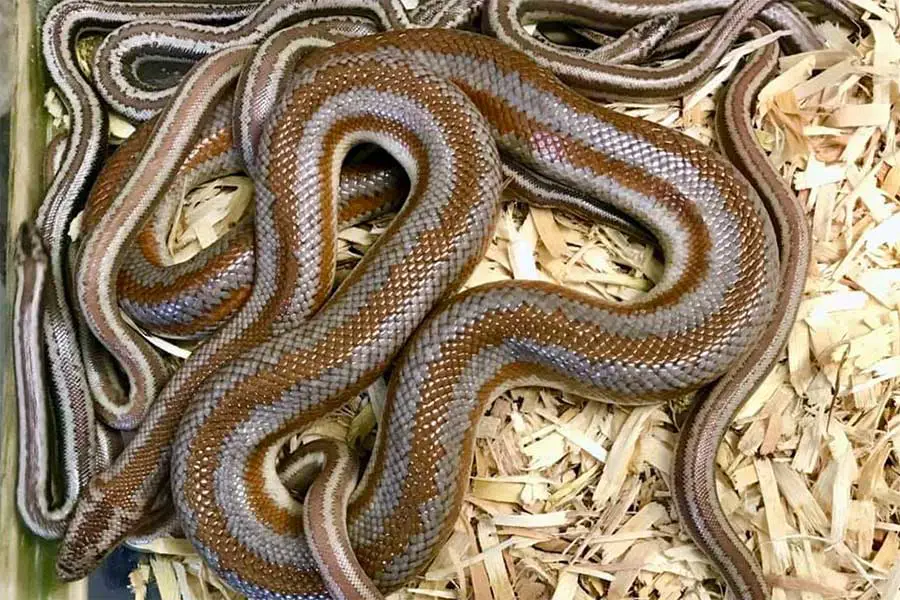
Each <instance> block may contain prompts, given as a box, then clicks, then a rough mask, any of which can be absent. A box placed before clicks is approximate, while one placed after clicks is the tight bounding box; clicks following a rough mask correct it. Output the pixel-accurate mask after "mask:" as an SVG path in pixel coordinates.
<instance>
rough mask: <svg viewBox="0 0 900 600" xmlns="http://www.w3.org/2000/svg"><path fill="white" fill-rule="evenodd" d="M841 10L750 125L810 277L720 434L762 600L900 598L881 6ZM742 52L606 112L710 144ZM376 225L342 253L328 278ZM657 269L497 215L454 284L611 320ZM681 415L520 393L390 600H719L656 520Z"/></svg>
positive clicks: (209, 223)
mask: <svg viewBox="0 0 900 600" xmlns="http://www.w3.org/2000/svg"><path fill="white" fill-rule="evenodd" d="M855 3H856V4H859V5H860V6H861V7H862V8H863V9H865V10H868V11H869V12H868V13H867V17H866V18H867V23H868V27H869V29H868V30H867V31H864V32H863V34H862V36H861V35H860V33H859V32H857V31H850V30H847V29H843V28H841V27H840V26H838V25H836V24H832V23H824V24H822V25H820V32H821V33H822V35H823V36H824V37H825V38H826V39H827V40H828V44H829V49H828V50H823V51H819V52H811V53H807V54H803V55H798V56H791V57H787V58H784V59H782V62H781V74H780V75H779V76H778V77H777V78H776V79H774V80H773V81H772V82H771V83H770V84H768V86H767V87H766V88H765V89H764V90H763V91H762V92H761V94H760V106H759V109H758V112H757V116H756V124H757V127H758V131H757V134H758V136H759V140H760V142H761V143H762V144H763V146H764V147H765V148H766V149H767V151H769V152H770V153H771V160H772V162H773V163H774V164H775V165H776V166H777V167H778V168H779V169H780V170H781V172H782V173H783V174H784V177H785V178H786V180H787V181H789V182H790V183H791V184H792V186H793V188H794V190H795V191H796V194H797V196H798V198H799V200H800V202H802V203H803V205H804V206H805V208H806V212H807V215H808V217H809V223H810V227H811V231H812V240H813V248H812V258H813V261H812V265H811V267H810V271H809V276H808V282H807V286H806V294H805V298H804V301H803V304H802V306H801V308H800V315H799V318H798V320H797V322H796V324H795V326H794V328H793V331H792V333H791V336H790V342H789V347H788V350H787V352H786V355H785V357H783V358H784V360H782V361H781V362H780V363H779V364H778V366H777V367H776V369H775V370H774V371H773V372H772V373H771V375H770V376H769V377H768V379H767V380H766V381H765V382H764V384H763V385H762V386H761V387H760V389H759V390H758V391H757V392H756V393H755V394H754V395H753V397H752V398H750V399H749V401H748V402H747V403H746V405H745V406H744V407H743V409H742V410H741V411H740V412H739V414H738V415H737V418H736V419H735V421H734V423H733V425H732V427H731V428H730V430H729V431H728V434H727V436H726V438H725V441H724V443H723V444H722V446H721V448H720V449H719V453H718V459H717V462H718V467H719V470H718V474H717V482H718V485H719V487H718V490H719V496H720V499H721V502H722V505H723V507H724V510H725V513H726V514H727V515H728V519H729V522H730V523H731V524H732V525H733V526H734V527H735V528H736V530H737V531H738V533H739V534H740V535H741V537H742V538H743V539H745V540H747V544H748V546H749V547H751V548H752V549H753V552H754V553H755V554H756V555H757V556H758V557H759V558H760V560H761V561H762V564H763V566H764V570H765V572H766V573H767V574H769V577H770V581H771V583H772V584H773V585H774V586H775V588H774V594H773V598H775V599H776V600H780V599H793V598H797V599H802V600H820V599H825V598H838V597H839V598H859V599H869V598H872V599H874V598H879V597H880V598H888V599H898V598H900V520H898V517H897V510H898V508H900V476H898V475H900V471H898V462H900V435H898V434H900V414H898V409H897V401H898V397H900V395H898V392H897V391H895V387H896V384H895V382H896V381H897V377H898V375H900V312H898V300H900V210H898V208H900V207H898V190H900V165H898V151H897V129H898V127H897V126H898V121H900V118H898V117H900V109H898V108H897V106H896V105H895V103H896V101H897V99H898V81H900V44H898V42H897V38H896V37H895V33H894V30H895V28H896V24H897V17H898V4H900V2H898V0H889V1H888V2H887V5H875V4H874V3H870V1H869V0H856V1H855ZM860 37H862V39H860ZM759 43H760V42H754V43H753V44H754V45H752V46H751V45H748V46H745V47H743V48H738V49H736V50H735V51H733V52H732V53H731V54H729V56H727V57H726V58H725V59H724V60H723V62H722V65H721V66H720V70H719V73H718V74H717V76H716V77H715V78H714V79H713V80H712V81H711V82H710V83H709V84H707V85H706V86H704V88H703V89H702V90H699V91H697V92H696V93H694V94H692V95H691V96H689V97H686V98H683V99H681V100H680V101H677V102H673V103H670V104H661V105H655V106H649V107H648V106H627V105H618V106H615V107H614V108H615V109H616V110H621V111H623V112H626V113H628V114H631V115H634V116H639V117H642V118H645V119H649V120H652V121H656V122H658V123H662V124H664V125H666V126H668V127H674V128H676V129H679V130H682V131H684V132H685V133H687V134H688V135H690V136H692V137H694V138H696V139H698V140H700V141H702V142H704V143H707V144H713V143H714V142H713V131H712V129H711V127H712V125H711V124H712V119H711V115H712V111H713V109H714V99H713V98H714V95H715V93H716V92H717V90H718V89H719V88H720V87H721V86H722V84H723V82H724V81H725V80H726V79H727V78H728V77H729V76H730V74H731V73H733V72H734V70H735V69H736V68H737V66H738V65H739V61H740V59H741V57H742V56H744V55H746V54H747V52H749V51H752V50H753V49H754V48H755V47H758V45H759ZM762 43H777V42H776V40H774V37H772V38H767V39H765V40H763V41H762ZM248 185H249V183H248V181H247V180H246V179H244V178H240V177H238V178H235V177H232V178H228V179H227V180H224V181H217V182H214V183H212V184H210V185H207V186H203V187H202V188H201V189H199V190H195V191H194V192H193V193H192V194H190V195H189V196H188V201H187V202H186V204H185V207H184V210H183V217H184V218H183V219H182V226H181V228H180V229H179V230H178V231H176V232H174V233H173V235H172V238H171V242H172V251H173V254H175V255H178V256H179V257H181V258H185V257H187V256H188V255H190V254H191V253H192V252H194V251H196V249H197V248H199V247H201V246H205V245H207V244H209V243H210V242H211V240H214V239H215V238H216V237H217V236H218V235H220V234H221V232H222V231H224V230H225V229H226V228H227V227H228V226H230V224H232V223H233V222H234V220H235V219H236V218H238V217H239V215H240V213H241V212H242V211H243V208H244V207H245V206H246V204H247V200H248V197H249V194H248V193H247V189H248ZM201 200H206V202H201ZM236 207H237V208H236ZM386 223H387V220H380V221H378V222H376V223H374V224H371V223H370V224H368V225H366V226H362V227H354V228H352V229H349V230H347V231H344V232H343V233H342V234H341V240H342V244H343V252H342V258H341V267H342V269H343V270H344V271H346V269H348V268H350V266H352V264H353V262H354V261H355V260H356V259H357V258H358V257H359V256H360V255H361V254H362V253H363V252H364V251H365V249H366V248H367V247H368V246H369V245H371V243H372V242H373V241H374V240H375V239H376V238H377V236H378V234H379V233H380V232H381V231H383V230H384V227H385V224H386ZM661 271H662V265H661V264H659V262H658V261H657V259H655V258H654V255H653V252H652V250H651V249H649V248H647V247H645V246H643V245H641V244H639V243H636V242H634V241H631V240H629V239H628V238H627V237H625V236H624V235H622V234H621V233H619V232H618V231H615V230H611V229H608V228H605V227H600V226H592V225H589V224H586V223H583V222H580V221H577V220H573V219H572V218H570V217H568V216H566V215H565V214H562V213H556V212H552V211H548V210H544V209H529V208H528V207H526V206H523V205H520V204H516V203H509V204H507V205H506V207H505V208H504V212H503V215H502V217H501V220H500V226H499V227H498V230H497V233H496V236H495V238H494V241H493V243H492V244H491V246H490V249H489V250H488V253H487V257H486V258H485V260H484V261H483V262H482V263H481V264H480V265H479V266H478V268H477V269H476V271H475V273H474V274H473V276H472V278H471V280H470V281H469V282H468V284H467V285H468V286H474V285H478V284H482V283H486V282H490V281H497V280H505V279H535V278H536V279H541V280H545V281H554V282H557V283H560V284H564V285H567V286H571V287H573V288H575V289H577V290H580V291H583V292H585V293H588V294H592V295H594V296H597V297H600V298H605V299H608V300H613V301H627V300H632V299H634V298H636V297H638V296H640V295H641V294H644V293H646V291H647V290H648V289H650V288H651V287H652V285H653V282H654V281H656V280H657V279H658V277H659V275H660V273H661ZM182 354H184V353H182ZM383 400H384V385H383V382H379V383H378V384H377V385H375V386H373V388H372V389H370V390H369V391H368V393H367V394H364V396H363V397H362V398H360V399H359V400H357V401H356V402H354V403H351V405H350V406H349V407H345V408H344V409H342V410H341V411H339V413H338V414H336V415H333V417H332V418H330V419H328V420H327V421H326V422H324V423H322V424H320V425H319V426H317V427H316V433H319V434H321V433H325V434H329V435H338V436H342V437H347V438H348V439H350V440H351V441H360V440H365V439H366V438H370V437H371V436H370V433H371V431H372V429H373V427H374V426H375V424H376V423H377V421H378V416H377V415H378V413H379V407H380V406H381V405H382V402H383ZM681 405H683V401H682V402H681V403H673V404H671V405H661V406H656V407H650V408H637V409H634V410H629V409H623V408H619V407H616V406H613V405H608V404H602V403H599V402H592V401H586V400H583V399H580V398H577V397H573V396H569V395H566V394H561V393H559V392H556V391H552V390H545V389H539V388H525V389H518V390H514V391H513V392H511V393H508V394H506V395H504V396H502V397H500V398H498V399H497V400H496V401H495V402H494V403H493V404H492V405H491V406H490V408H489V410H488V411H487V414H486V415H485V416H484V418H483V419H482V420H481V423H480V424H479V426H478V433H477V436H478V442H477V448H476V454H475V463H474V466H473V470H472V479H471V485H470V489H469V492H468V494H467V495H466V498H465V502H464V504H463V508H462V513H461V515H460V517H459V520H458V522H457V523H456V528H455V531H454V533H453V536H452V537H451V538H450V540H449V541H448V543H447V544H446V546H444V548H443V549H442V550H441V552H440V554H439V555H438V557H437V560H435V561H434V564H433V565H432V566H431V567H430V569H429V570H428V572H427V573H426V574H425V575H424V576H423V577H422V578H420V579H418V580H416V581H414V582H413V583H412V584H410V586H409V587H408V588H407V589H404V590H402V591H400V592H398V593H397V594H395V595H393V596H392V600H400V599H413V598H447V599H451V598H461V599H462V598H473V599H474V600H492V599H493V600H506V599H510V598H520V599H522V600H535V599H538V598H551V599H552V600H567V599H587V598H597V597H604V598H609V599H612V600H615V599H617V598H659V599H676V598H685V599H696V600H705V599H711V598H721V597H722V596H723V593H724V590H723V588H722V585H721V584H720V583H719V582H718V580H717V579H716V573H715V571H714V569H713V568H712V567H711V565H710V564H709V562H708V561H707V560H706V558H705V557H704V556H703V555H702V554H701V553H700V552H699V551H698V550H697V549H696V548H695V547H694V546H693V544H692V543H691V542H690V540H689V539H688V538H687V537H686V535H685V534H684V533H683V532H682V530H681V527H680V526H679V524H678V522H677V520H676V516H675V513H674V509H673V506H672V503H671V501H670V496H671V494H670V491H669V490H670V489H671V486H672V484H673V482H672V481H671V476H670V475H671V473H670V465H671V464H672V453H673V448H674V445H675V440H676V436H677V427H676V425H675V423H676V422H677V414H678V412H679V410H680V407H681ZM152 549H154V550H155V552H156V553H155V554H153V555H148V557H147V559H146V562H144V563H142V564H141V565H140V566H139V567H138V568H137V569H136V570H135V571H134V572H133V573H132V575H131V580H132V584H133V589H134V594H135V597H136V598H139V599H142V598H144V597H145V594H146V591H147V585H148V582H149V581H151V580H152V579H155V580H156V582H157V583H158V585H159V587H160V590H161V592H162V597H163V599H164V600H174V599H179V598H184V599H186V600H187V599H195V598H219V597H223V598H224V597H228V598H234V597H235V595H234V593H232V592H228V591H227V589H226V588H225V587H224V586H223V585H222V584H221V583H220V582H218V581H217V580H216V578H215V576H214V575H212V574H211V573H210V572H209V571H208V570H207V569H205V568H204V565H203V563H202V561H201V560H200V559H199V557H197V556H196V555H195V554H194V553H193V551H192V550H191V547H190V544H188V543H187V542H185V541H183V540H180V541H176V540H160V541H157V542H155V543H154V544H152Z"/></svg>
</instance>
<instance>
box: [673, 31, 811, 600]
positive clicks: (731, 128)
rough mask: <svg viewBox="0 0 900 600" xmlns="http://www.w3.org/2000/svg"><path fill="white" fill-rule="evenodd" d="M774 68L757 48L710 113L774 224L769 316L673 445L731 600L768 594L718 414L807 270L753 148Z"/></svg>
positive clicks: (776, 189) (799, 234)
mask: <svg viewBox="0 0 900 600" xmlns="http://www.w3.org/2000/svg"><path fill="white" fill-rule="evenodd" d="M752 29H753V32H754V33H755V35H757V36H762V35H765V34H767V33H769V29H768V28H767V27H766V26H765V25H762V24H760V23H754V24H753V27H752ZM777 66H778V47H777V46H776V45H774V44H770V45H769V46H766V47H765V48H762V49H760V50H758V51H757V52H756V54H755V55H754V56H752V57H751V58H750V59H749V61H748V62H747V64H746V66H745V67H744V68H743V69H742V70H741V71H740V72H739V73H738V74H737V75H736V77H735V80H734V81H733V82H732V83H731V84H730V85H729V87H728V88H727V90H726V92H725V94H723V96H722V97H721V99H720V101H719V105H718V109H717V110H716V133H717V136H718V138H719V144H720V146H721V147H722V149H723V151H724V152H725V154H726V155H727V156H728V157H729V158H730V159H731V160H732V161H733V163H734V164H735V165H737V166H738V168H740V169H741V170H742V171H743V172H744V173H745V174H746V175H747V177H748V178H749V179H750V181H751V182H752V183H753V185H754V186H755V187H756V189H757V190H758V191H759V193H760V196H761V197H762V198H763V199H764V201H765V203H766V208H767V210H768V211H769V214H770V216H771V218H772V222H773V223H774V225H775V235H776V240H777V241H778V250H779V254H780V264H781V278H780V280H781V285H780V287H779V289H778V293H777V296H776V302H775V317H774V319H772V321H771V322H770V323H769V325H768V327H767V329H766V330H765V332H764V333H763V336H762V338H761V339H760V341H759V342H758V343H757V344H756V345H755V346H754V348H753V350H752V351H751V352H750V353H749V354H747V355H745V356H743V357H742V358H741V360H740V361H739V362H738V363H737V364H736V365H735V367H734V368H733V369H732V370H731V371H729V372H728V373H727V374H726V375H725V377H723V378H722V379H721V380H720V381H719V382H717V383H716V384H715V385H713V386H711V387H710V388H708V389H705V390H703V391H702V392H701V393H700V394H699V397H698V399H697V400H696V402H695V404H694V406H693V408H692V410H691V411H690V413H689V415H688V417H687V419H686V421H685V423H684V425H683V426H682V430H681V434H680V436H679V440H678V445H677V446H676V452H675V469H674V473H677V474H678V478H679V485H676V486H674V487H673V489H672V495H673V499H674V500H675V504H676V506H677V507H678V512H679V514H680V516H681V522H682V524H683V525H684V527H685V528H686V529H687V531H688V532H689V533H690V534H691V537H692V538H693V539H694V541H695V542H696V543H697V545H698V546H699V547H700V548H701V549H702V550H703V551H704V552H705V553H706V555H707V556H709V557H710V558H711V559H712V560H713V562H714V564H715V565H716V567H717V568H718V569H719V572H720V573H721V574H722V576H723V577H724V579H725V582H726V583H727V585H728V589H729V593H730V594H731V597H732V598H734V599H735V600H737V599H741V600H743V599H748V600H767V599H768V598H769V597H770V596H769V592H768V585H767V583H766V581H765V578H764V576H763V574H762V572H761V570H760V568H759V566H758V564H757V563H756V561H755V560H754V559H753V557H752V556H751V555H750V554H749V552H748V550H747V548H746V547H745V545H744V544H743V542H742V540H741V539H740V538H738V537H737V536H736V535H735V534H734V532H733V530H732V529H731V526H730V524H729V517H728V516H726V515H725V514H724V513H723V511H722V508H721V506H720V504H719V501H718V495H717V493H716V483H715V455H716V451H717V448H718V446H719V444H720V443H721V440H722V437H723V436H724V434H725V431H726V428H727V427H728V425H729V423H730V420H731V419H730V418H723V414H724V415H729V416H730V415H732V414H733V413H734V412H735V411H736V410H737V409H738V408H739V407H740V405H741V404H742V403H743V401H744V400H745V399H746V398H747V397H749V395H750V394H752V393H753V391H754V390H755V389H756V387H757V386H758V385H759V384H760V383H761V382H762V380H763V379H764V378H765V377H766V375H767V374H768V373H769V371H770V370H771V368H772V365H774V364H775V362H776V361H777V360H778V359H779V357H780V356H781V353H782V351H783V350H784V347H785V345H786V343H787V338H788V335H789V333H790V331H791V327H792V326H793V324H794V320H795V319H796V316H797V310H798V307H799V305H800V301H801V300H802V298H803V290H804V287H805V283H806V273H807V268H808V265H809V233H808V230H807V227H808V226H807V221H806V215H805V214H804V211H803V207H802V206H801V205H800V203H799V202H798V201H797V199H796V198H795V197H794V195H793V193H792V192H791V191H790V190H789V189H788V188H787V187H786V185H785V183H784V179H783V178H782V177H781V175H780V174H779V173H778V172H776V171H775V170H774V169H773V168H772V165H771V164H770V163H769V161H768V159H767V157H766V155H765V154H764V153H763V152H762V150H761V149H760V148H759V146H758V144H757V142H756V138H755V135H754V131H753V127H752V124H751V122H750V115H751V114H752V107H753V101H754V99H755V98H756V96H757V94H758V92H759V90H760V88H762V86H763V84H765V82H766V81H767V80H768V79H769V78H770V77H771V76H772V74H773V73H774V72H775V69H776V68H777ZM698 517H699V518H698Z"/></svg>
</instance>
